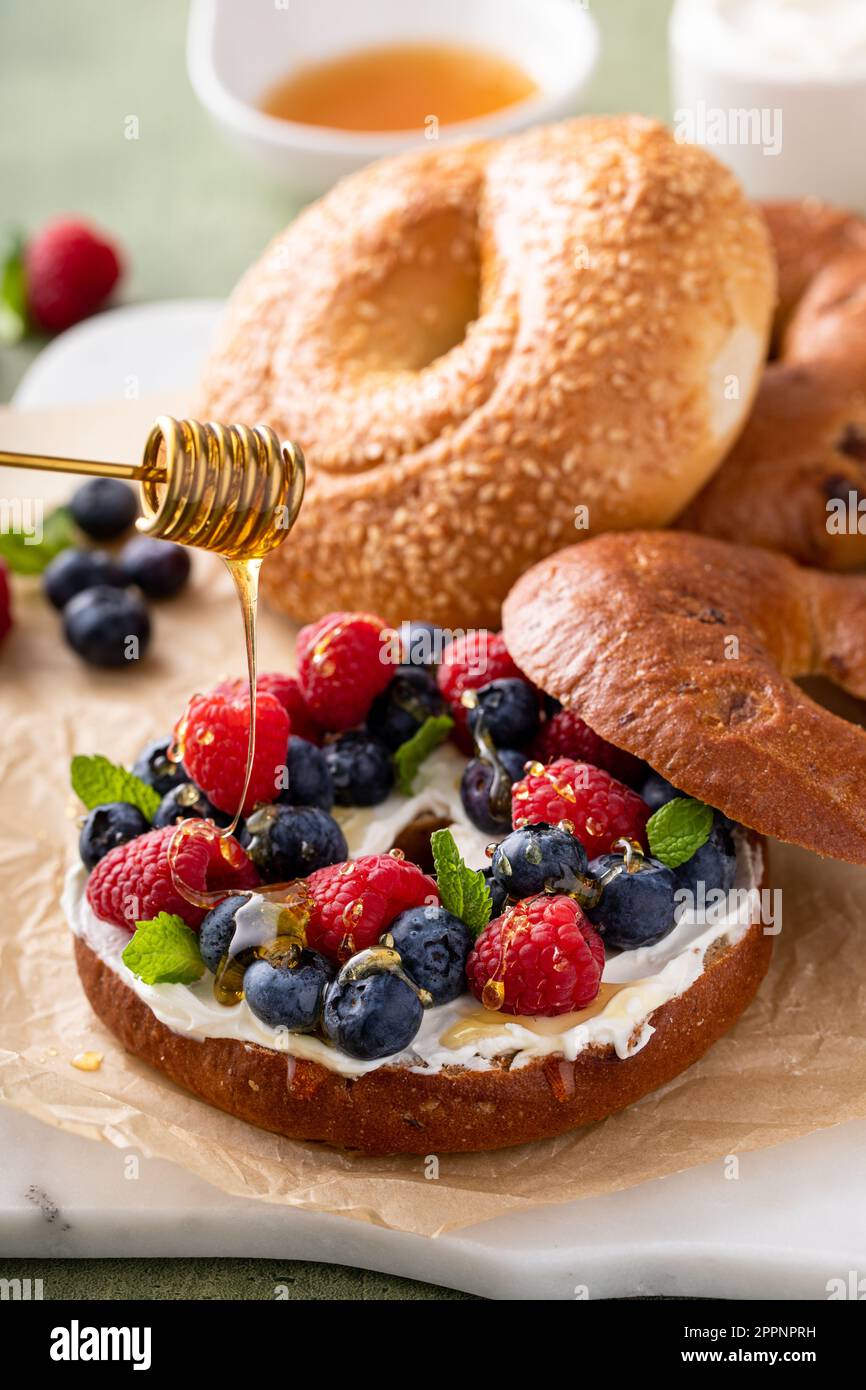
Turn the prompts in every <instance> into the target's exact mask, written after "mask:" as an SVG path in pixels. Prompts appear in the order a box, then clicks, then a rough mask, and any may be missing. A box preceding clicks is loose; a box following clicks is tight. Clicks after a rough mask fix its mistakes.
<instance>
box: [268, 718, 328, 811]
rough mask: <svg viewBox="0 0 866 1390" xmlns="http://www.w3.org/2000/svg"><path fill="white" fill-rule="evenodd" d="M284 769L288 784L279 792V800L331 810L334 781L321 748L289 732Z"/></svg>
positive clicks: (321, 809) (288, 804) (289, 804)
mask: <svg viewBox="0 0 866 1390" xmlns="http://www.w3.org/2000/svg"><path fill="white" fill-rule="evenodd" d="M286 768H287V771H288V774H289V785H288V786H287V787H286V788H285V790H284V791H281V792H280V794H279V796H278V797H277V800H278V801H281V802H283V803H284V804H285V805H287V806H318V808H319V810H320V811H330V809H331V807H332V806H333V804H334V783H333V780H332V778H331V773H330V771H329V769H328V763H327V760H326V758H325V755H324V753H323V752H322V750H321V748H317V747H316V745H315V744H314V743H309V742H308V741H307V739H305V738H299V737H298V735H297V734H292V736H291V738H290V739H289V751H288V753H287V754H286Z"/></svg>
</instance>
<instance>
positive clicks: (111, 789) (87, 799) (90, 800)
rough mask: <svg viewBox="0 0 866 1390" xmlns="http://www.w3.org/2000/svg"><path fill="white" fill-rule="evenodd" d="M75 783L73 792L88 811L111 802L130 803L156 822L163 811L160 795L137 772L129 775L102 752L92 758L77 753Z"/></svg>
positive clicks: (74, 759) (74, 763)
mask: <svg viewBox="0 0 866 1390" xmlns="http://www.w3.org/2000/svg"><path fill="white" fill-rule="evenodd" d="M71 781H72V790H73V791H74V792H75V795H76V796H77V797H78V798H79V799H80V800H81V801H83V802H84V804H85V806H86V807H87V809H88V811H92V810H93V808H94V806H102V805H104V804H105V802H107V801H128V802H130V803H131V805H133V806H137V807H138V809H139V811H141V813H142V815H144V816H146V817H147V819H148V820H153V818H154V816H155V815H156V813H157V811H158V810H159V802H160V796H159V792H157V791H154V789H153V787H151V786H148V784H147V782H142V780H141V778H140V777H136V776H135V774H134V773H132V772H127V770H126V768H125V767H118V766H117V764H116V763H113V762H111V761H110V760H109V759H108V758H104V757H103V756H102V754H101V753H95V754H94V755H93V756H92V757H85V756H84V754H82V753H79V754H77V755H76V756H75V757H74V758H73V759H72V767H71Z"/></svg>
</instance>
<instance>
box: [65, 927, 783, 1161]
mask: <svg viewBox="0 0 866 1390" xmlns="http://www.w3.org/2000/svg"><path fill="white" fill-rule="evenodd" d="M771 952H772V938H771V937H770V936H767V935H765V934H764V932H763V929H762V927H761V926H760V925H755V926H753V927H750V928H749V930H748V931H747V933H746V935H745V936H744V937H743V939H742V940H741V941H740V942H738V943H737V945H736V946H733V947H729V948H720V949H717V950H714V951H713V955H712V959H709V958H708V960H707V963H706V966H705V969H704V972H703V974H702V975H701V976H700V977H699V978H698V980H696V982H695V983H694V984H693V985H692V986H691V988H690V989H688V990H686V991H685V993H684V994H682V995H680V996H679V998H677V999H674V1000H672V1001H671V1002H670V1003H668V1004H665V1005H663V1006H662V1007H661V1008H659V1009H656V1011H655V1013H653V1014H652V1017H651V1022H652V1026H653V1028H654V1029H655V1031H654V1033H653V1035H652V1037H651V1038H650V1040H649V1042H648V1043H647V1044H646V1045H645V1046H644V1047H643V1048H642V1049H641V1050H640V1051H639V1052H636V1053H635V1054H634V1056H633V1057H629V1058H627V1059H625V1060H622V1059H620V1058H619V1057H618V1056H617V1055H616V1053H615V1051H614V1049H613V1048H612V1047H605V1048H600V1047H592V1048H589V1049H587V1050H586V1051H585V1052H582V1053H581V1054H580V1055H579V1056H578V1057H577V1059H576V1060H575V1061H574V1062H567V1061H565V1059H564V1058H562V1057H561V1056H559V1057H556V1056H554V1057H551V1058H547V1059H545V1060H543V1061H536V1062H532V1063H530V1064H529V1065H528V1066H525V1067H520V1068H518V1069H516V1070H514V1071H509V1070H507V1069H506V1066H505V1065H502V1066H497V1067H492V1068H490V1069H489V1070H487V1071H470V1070H468V1069H466V1068H464V1067H449V1068H446V1069H445V1070H443V1071H441V1072H436V1073H432V1074H430V1075H424V1074H423V1073H419V1072H414V1071H410V1070H409V1068H408V1067H389V1066H383V1067H379V1068H377V1069H376V1070H374V1071H370V1072H367V1073H366V1074H365V1075H363V1076H359V1077H347V1076H343V1075H341V1074H340V1073H339V1072H336V1071H330V1070H329V1069H327V1068H325V1067H322V1066H320V1065H319V1064H318V1063H315V1062H307V1061H297V1062H294V1063H293V1064H291V1063H290V1062H289V1060H288V1059H287V1058H286V1057H285V1056H284V1055H283V1054H282V1053H279V1052H275V1051H272V1050H270V1049H268V1048H264V1047H260V1046H258V1045H257V1044H254V1043H242V1042H238V1041H235V1040H234V1039H226V1038H207V1039H205V1040H204V1041H199V1040H198V1039H196V1038H192V1037H189V1036H187V1035H184V1034H180V1033H174V1032H172V1031H171V1029H170V1028H167V1027H166V1026H165V1024H163V1023H160V1021H159V1020H158V1019H157V1018H156V1016H155V1015H154V1014H153V1013H152V1012H151V1010H150V1009H149V1008H148V1006H147V1005H146V1004H145V1003H144V1002H143V1000H141V999H139V997H138V995H137V994H135V993H134V992H133V991H132V990H131V989H130V988H129V987H128V986H127V985H125V984H124V983H123V981H122V980H121V979H120V977H119V976H118V975H117V974H116V973H115V972H114V971H113V970H112V969H111V968H110V966H108V965H106V964H105V962H104V961H103V960H102V959H101V957H100V956H98V955H97V954H96V953H95V952H94V951H93V950H92V949H91V948H90V947H89V946H88V945H87V944H86V942H84V941H83V940H82V939H81V938H80V937H76V939H75V959H76V963H77V965H78V973H79V976H80V977H81V983H82V985H83V986H84V991H85V993H86V995H87V997H88V999H89V1000H90V1003H91V1005H92V1007H93V1009H94V1011H95V1012H96V1013H97V1014H98V1016H99V1018H100V1019H101V1020H102V1022H103V1023H104V1024H105V1025H106V1027H108V1028H109V1029H110V1030H111V1031H112V1032H113V1033H114V1034H115V1036H116V1037H117V1038H119V1040H120V1041H121V1042H122V1043H123V1045H124V1047H126V1048H127V1050H128V1051H129V1052H132V1053H134V1054H135V1056H137V1057H140V1058H141V1059H142V1060H143V1061H145V1062H147V1063H149V1064H150V1065H151V1066H153V1067H156V1068H157V1069H158V1070H159V1071H161V1072H163V1073H164V1074H165V1075H166V1076H168V1077H169V1078H170V1079H171V1080H172V1081H174V1082H176V1083H177V1084H178V1085H179V1086H183V1087H185V1088H186V1089H187V1090H188V1091H192V1092H193V1093H194V1094H195V1095H197V1096H199V1097H201V1099H202V1100H205V1101H207V1102H208V1103H209V1104H210V1105H215V1106H217V1107H218V1108H219V1109H221V1110H225V1111H228V1113H229V1114H231V1115H235V1116H237V1117H238V1118H239V1119H242V1120H246V1121H248V1122H249V1123H250V1124H254V1125H258V1126H259V1127H260V1128H261V1129H267V1130H271V1131H273V1132H274V1133H276V1134H282V1135H285V1136H286V1137H287V1138H289V1139H302V1140H312V1141H316V1142H324V1143H327V1144H334V1145H338V1146H339V1147H341V1148H345V1149H360V1150H363V1151H364V1152H365V1153H368V1154H392V1153H416V1154H429V1153H461V1152H469V1151H472V1152H475V1151H480V1150H483V1149H500V1148H507V1147H508V1146H509V1145H512V1144H525V1143H527V1142H529V1141H531V1140H535V1139H546V1138H551V1137H552V1136H553V1135H556V1134H561V1133H563V1132H564V1131H566V1130H569V1129H574V1128H576V1127H577V1126H579V1125H586V1124H592V1123H594V1122H595V1121H597V1120H602V1119H604V1118H605V1116H607V1115H610V1114H613V1113H614V1112H615V1111H617V1110H622V1109H623V1108H624V1107H625V1106H627V1105H631V1104H632V1103H633V1102H634V1101H636V1100H638V1099H639V1098H640V1097H641V1096H643V1095H646V1093H647V1092H648V1091H652V1090H655V1089H656V1088H657V1087H658V1086H662V1085H664V1084H665V1083H666V1082H668V1081H670V1080H672V1079H673V1077H675V1076H677V1075H678V1074H679V1073H680V1072H681V1071H684V1070H685V1068H686V1067H689V1066H691V1065H692V1063H693V1062H696V1061H697V1060H698V1058H699V1057H701V1056H702V1055H703V1053H704V1052H706V1050H707V1048H708V1047H710V1046H711V1044H712V1043H714V1042H715V1041H716V1040H717V1039H718V1038H720V1037H721V1035H722V1034H723V1033H724V1032H726V1031H727V1029H728V1028H730V1027H731V1025H732V1024H733V1023H734V1022H735V1021H736V1019H737V1018H739V1016H740V1014H741V1013H742V1012H743V1010H744V1009H745V1008H746V1006H747V1005H748V1004H749V1002H750V1001H751V999H752V998H753V996H754V994H755V992H756V990H757V988H758V985H759V984H760V982H761V980H762V978H763V976H764V974H765V973H766V970H767V966H768V965H769V961H770V955H771Z"/></svg>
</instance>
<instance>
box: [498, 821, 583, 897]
mask: <svg viewBox="0 0 866 1390" xmlns="http://www.w3.org/2000/svg"><path fill="white" fill-rule="evenodd" d="M586 862H587V861H586V850H585V849H584V847H583V845H582V844H581V843H580V841H579V840H576V839H575V838H574V836H573V835H570V834H569V833H568V831H567V830H560V829H559V828H558V827H557V826H554V825H547V824H546V823H545V822H544V821H538V822H536V823H535V824H534V825H524V826H521V828H520V829H519V830H512V832H511V834H510V835H506V837H505V839H504V840H503V841H502V842H501V844H498V845H497V846H496V849H495V850H494V851H493V858H492V860H491V861H490V867H491V869H492V870H493V877H494V878H495V879H496V880H497V881H498V882H499V883H501V884H502V886H503V888H504V889H505V891H506V892H507V893H508V896H509V897H511V898H531V897H532V896H533V895H534V894H535V893H544V892H548V893H569V892H571V891H572V890H573V889H574V888H575V887H576V886H577V883H578V881H579V880H580V879H581V878H583V877H584V876H585V874H586Z"/></svg>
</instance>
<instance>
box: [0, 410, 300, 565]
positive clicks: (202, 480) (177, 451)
mask: <svg viewBox="0 0 866 1390" xmlns="http://www.w3.org/2000/svg"><path fill="white" fill-rule="evenodd" d="M0 464H9V465H11V466H12V467H13V468H30V469H35V470H37V471H42V472H51V473H76V474H78V475H83V476H85V477H91V478H123V479H125V480H126V481H127V482H138V483H140V484H141V490H142V497H143V501H144V508H145V512H146V515H145V516H143V517H142V518H141V519H140V520H139V521H138V522H137V523H136V524H137V526H138V529H139V530H140V531H143V532H144V533H145V535H149V536H153V537H155V538H156V539H158V540H166V541H178V542H179V543H180V544H181V545H194V546H199V547H200V548H202V549H204V550H215V551H216V552H217V554H218V555H222V556H223V557H224V558H225V559H227V560H257V559H258V560H260V559H261V558H262V557H263V556H265V555H267V553H268V551H270V550H274V549H275V548H276V546H278V545H279V544H280V542H281V541H283V540H285V538H286V535H287V534H288V532H289V531H290V530H291V529H292V526H293V525H294V523H295V519H296V517H297V515H298V512H299V510H300V506H301V502H302V500H303V496H304V456H303V454H302V453H301V451H300V449H299V448H298V446H297V445H296V444H293V443H291V441H287V442H286V443H281V442H280V440H279V439H278V438H277V436H276V435H275V434H274V431H273V430H272V429H269V428H268V426H267V425H256V426H255V427H254V428H252V429H251V428H250V427H249V426H248V425H218V424H215V423H213V422H209V423H207V424H201V423H200V422H199V421H198V420H175V419H174V418H173V417H172V416H171V415H160V416H159V417H158V419H157V420H156V421H155V422H154V424H153V427H152V428H151V431H150V434H149V435H148V437H147V443H146V444H145V446H144V457H143V459H142V462H141V463H140V464H138V466H137V467H131V466H130V465H129V464H128V463H101V462H98V461H97V460H94V459H74V458H58V457H55V456H54V455H45V454H21V453H17V452H12V451H9V450H5V449H0Z"/></svg>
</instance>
